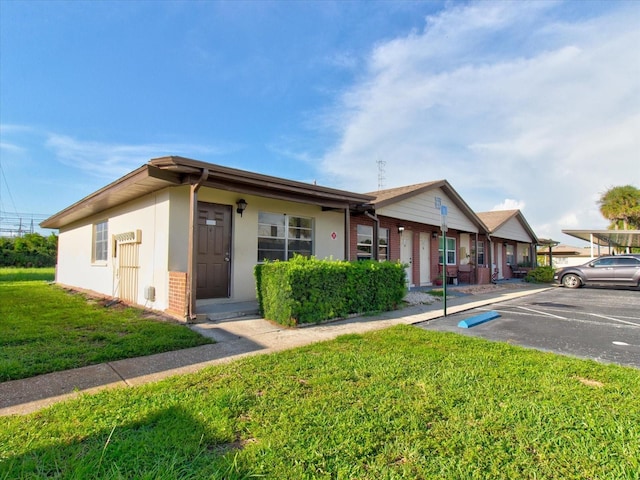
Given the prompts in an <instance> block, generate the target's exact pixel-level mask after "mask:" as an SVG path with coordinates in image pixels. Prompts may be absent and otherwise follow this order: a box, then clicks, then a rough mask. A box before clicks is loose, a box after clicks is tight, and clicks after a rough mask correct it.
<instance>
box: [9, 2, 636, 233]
mask: <svg viewBox="0 0 640 480" xmlns="http://www.w3.org/2000/svg"><path fill="white" fill-rule="evenodd" d="M0 22H1V23H0V162H1V167H2V178H1V179H0V210H1V211H2V212H3V215H5V216H8V215H11V216H12V215H13V214H14V213H15V212H18V213H23V212H26V213H38V214H53V213H55V212H57V211H59V210H61V209H63V208H65V207H67V206H69V205H70V204H72V203H74V202H76V201H78V200H80V199H81V198H83V197H84V196H86V195H88V194H90V193H92V192H94V191H95V190H97V189H99V188H101V187H103V186H104V185H106V184H107V183H109V182H111V181H113V180H115V179H117V178H118V177H120V176H122V175H124V174H125V173H127V172H129V171H131V170H133V169H134V168H137V167H138V166H140V165H142V164H143V163H145V162H146V161H148V160H149V159H151V158H154V157H158V156H163V155H172V154H173V155H181V156H185V157H190V158H195V159H198V160H203V161H208V162H212V163H217V164H221V165H226V166H231V167H235V168H242V169H246V170H251V171H256V172H260V173H265V174H269V175H276V176H280V177H284V178H289V179H294V180H300V181H306V182H312V181H314V180H315V181H317V183H318V184H321V185H325V186H330V187H335V188H344V189H347V190H352V191H356V192H370V191H375V190H376V189H377V188H378V168H377V164H376V161H378V160H382V161H384V162H385V167H384V181H383V186H384V187H385V188H391V187H395V186H400V185H405V184H413V183H419V182H426V181H431V180H438V179H442V178H446V179H447V180H448V181H449V182H450V183H451V184H452V185H453V187H454V188H455V189H456V190H457V191H458V192H459V193H460V194H461V195H462V196H463V198H464V199H465V200H466V201H467V203H468V204H469V205H470V206H471V207H472V208H473V209H474V210H476V211H486V210H492V209H500V208H521V209H522V211H523V212H524V214H525V217H526V218H527V219H528V221H529V223H530V224H531V226H532V227H533V228H534V230H535V231H536V233H537V234H538V235H539V236H541V237H552V238H554V239H556V240H560V241H563V242H568V243H572V244H579V243H580V242H579V241H578V240H577V239H572V238H571V237H566V236H564V235H563V234H561V233H560V231H561V229H563V228H605V227H606V222H605V221H604V219H602V217H601V216H600V214H599V212H598V208H597V204H596V202H597V199H598V198H599V196H600V194H601V193H602V192H603V191H605V190H606V189H607V188H609V187H611V186H616V185H624V184H633V185H635V186H640V53H639V52H640V2H634V1H615V0H614V1H604V2H598V1H570V2H553V1H535V2H525V1H519V2H492V1H483V2H478V3H475V2H452V1H447V2H436V1H433V2H411V1H403V2H400V1H393V2H392V1H388V2H375V1H374V2H372V1H368V2H358V1H342V2H330V1H314V2H303V1H278V2H268V1H252V2H242V1H233V2H231V1H225V2H215V1H204V2H196V1H190V2H170V1H162V2H153V1H144V2H135V1H123V2H119V1H118V2H116V1H102V2H100V1H91V2H82V1H74V2H57V1H46V2H38V1H33V0H32V1H14V0H0Z"/></svg>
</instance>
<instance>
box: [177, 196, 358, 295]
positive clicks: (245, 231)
mask: <svg viewBox="0 0 640 480" xmlns="http://www.w3.org/2000/svg"><path fill="white" fill-rule="evenodd" d="M241 198H243V199H244V200H245V201H246V202H247V204H248V207H247V209H246V210H245V211H244V213H243V215H242V217H241V216H240V215H239V214H237V213H236V202H237V201H238V200H239V199H241ZM198 201H200V202H209V203H219V204H222V205H231V206H232V208H233V214H232V245H233V248H232V252H231V277H232V283H231V299H232V300H234V301H246V300H254V299H255V298H256V291H255V279H254V276H253V269H254V267H255V265H256V264H257V263H258V212H269V213H284V214H287V215H295V216H302V217H311V218H313V219H314V235H315V238H314V239H313V240H314V255H315V257H316V258H320V259H324V258H334V259H336V260H342V259H344V258H345V233H344V213H343V212H334V211H327V212H323V211H322V208H321V207H318V206H315V205H307V204H302V203H294V202H286V201H282V200H275V199H270V198H264V197H259V196H255V195H246V194H240V193H234V192H228V191H224V190H214V189H210V188H201V189H200V191H199V192H198ZM172 218H173V215H172ZM172 229H173V228H172ZM333 233H335V238H333V237H332V234H333Z"/></svg>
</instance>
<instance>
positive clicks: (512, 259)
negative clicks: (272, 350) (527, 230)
mask: <svg viewBox="0 0 640 480" xmlns="http://www.w3.org/2000/svg"><path fill="white" fill-rule="evenodd" d="M509 251H511V253H509ZM505 257H506V259H507V265H513V266H515V265H516V247H515V245H513V244H512V243H507V246H506V247H505Z"/></svg>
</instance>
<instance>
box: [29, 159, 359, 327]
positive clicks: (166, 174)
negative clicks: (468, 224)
mask: <svg viewBox="0 0 640 480" xmlns="http://www.w3.org/2000/svg"><path fill="white" fill-rule="evenodd" d="M371 200H372V197H370V196H368V195H362V194H357V193H351V192H346V191H342V190H336V189H331V188H325V187H320V186H316V185H310V184H306V183H301V182H294V181H290V180H284V179H281V178H276V177H270V176H266V175H260V174H256V173H251V172H246V171H242V170H237V169H232V168H227V167H222V166H219V165H212V164H209V163H204V162H199V161H196V160H190V159H187V158H181V157H164V158H157V159H154V160H151V161H150V162H149V163H148V164H146V165H143V166H141V167H140V168H138V169H137V170H135V171H133V172H131V173H129V174H128V175H125V176H124V177H122V178H120V179H118V180H116V181H115V182H113V183H111V184H110V185H108V186H106V187H104V188H102V189H101V190H98V191H97V192H95V193H93V194H91V195H89V196H88V197H86V198H84V199H82V200H80V201H79V202H77V203H75V204H74V205H71V206H70V207H68V208H66V209H64V210H62V211H61V212H59V213H57V214H55V215H53V216H52V217H50V218H48V219H47V220H45V221H44V222H42V224H41V225H42V227H44V228H57V229H59V231H60V236H59V246H58V266H57V272H56V281H57V282H58V283H60V284H63V285H68V286H72V287H80V288H83V289H86V290H89V291H93V292H96V293H99V294H103V295H107V296H111V297H116V298H119V299H121V300H123V301H126V302H129V303H133V304H138V305H142V306H145V307H148V308H151V309H154V310H160V311H166V312H168V313H170V314H172V315H174V316H176V317H179V318H183V319H187V320H189V319H193V318H194V317H195V314H196V307H197V303H198V304H202V303H203V302H209V303H211V302H213V303H215V302H227V303H228V302H239V301H247V300H255V298H256V291H255V280H254V276H253V269H254V266H255V265H256V264H257V263H258V262H260V261H262V260H263V259H265V258H268V259H281V260H285V259H287V258H290V257H291V256H292V255H293V254H294V253H296V252H298V253H302V254H311V255H315V256H316V257H318V258H331V257H332V258H335V259H344V258H347V257H348V255H349V245H350V238H349V233H350V231H351V229H350V227H349V221H350V218H351V217H350V214H349V212H350V211H351V210H353V209H355V208H356V207H358V206H360V205H362V204H364V203H367V202H369V201H371Z"/></svg>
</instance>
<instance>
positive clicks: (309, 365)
mask: <svg viewBox="0 0 640 480" xmlns="http://www.w3.org/2000/svg"><path fill="white" fill-rule="evenodd" d="M639 398H640V371H639V370H637V369H633V368H625V367H620V366H614V365H603V364H598V363H596V362H592V361H584V360H579V359H574V358H569V357H562V356H557V355H554V354H550V353H543V352H539V351H534V350H526V349H522V348H519V347H514V346H511V345H508V344H504V343H491V342H487V341H484V340H479V339H475V338H469V337H465V336H461V335H456V334H452V333H442V332H427V331H424V330H421V329H418V328H415V327H410V326H397V327H394V328H391V329H387V330H381V331H377V332H373V333H369V334H366V335H346V336H343V337H340V338H338V339H336V340H334V341H330V342H325V343H319V344H314V345H310V346H308V347H303V348H299V349H295V350H289V351H285V352H281V353H277V354H271V355H260V356H255V357H250V358H246V359H243V360H241V361H237V362H234V363H231V364H227V365H219V366H215V367H210V368H207V369H205V370H203V371H201V372H199V373H196V374H190V375H184V376H181V377H174V378H172V379H167V380H165V381H162V382H159V383H155V384H149V385H145V386H141V387H137V388H129V389H124V388H123V389H117V390H111V391H104V392H102V393H99V394H97V395H85V396H83V397H81V398H78V399H76V400H73V401H69V402H65V403H61V404H57V405H55V406H53V407H52V408H50V409H47V410H44V411H42V412H39V413H35V414H31V415H29V416H26V417H5V418H0V478H11V479H14V478H44V477H47V478H49V477H52V478H74V479H75V478H77V479H84V478H112V479H121V478H132V479H133V478H135V479H138V478H154V479H164V478H166V479H175V478H186V479H200V478H216V479H223V478H225V479H240V478H254V477H261V478H270V479H312V478H313V479H315V478H326V479H351V478H359V479H376V480H377V479H395V478H398V479H399V478H412V479H432V478H435V479H465V480H466V479H487V478H491V479H495V478H504V479H514V478H516V479H517V478H531V479H533V478H536V479H560V478H562V479H587V478H590V479H638V478H640V441H639V440H640V401H638V399H639Z"/></svg>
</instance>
